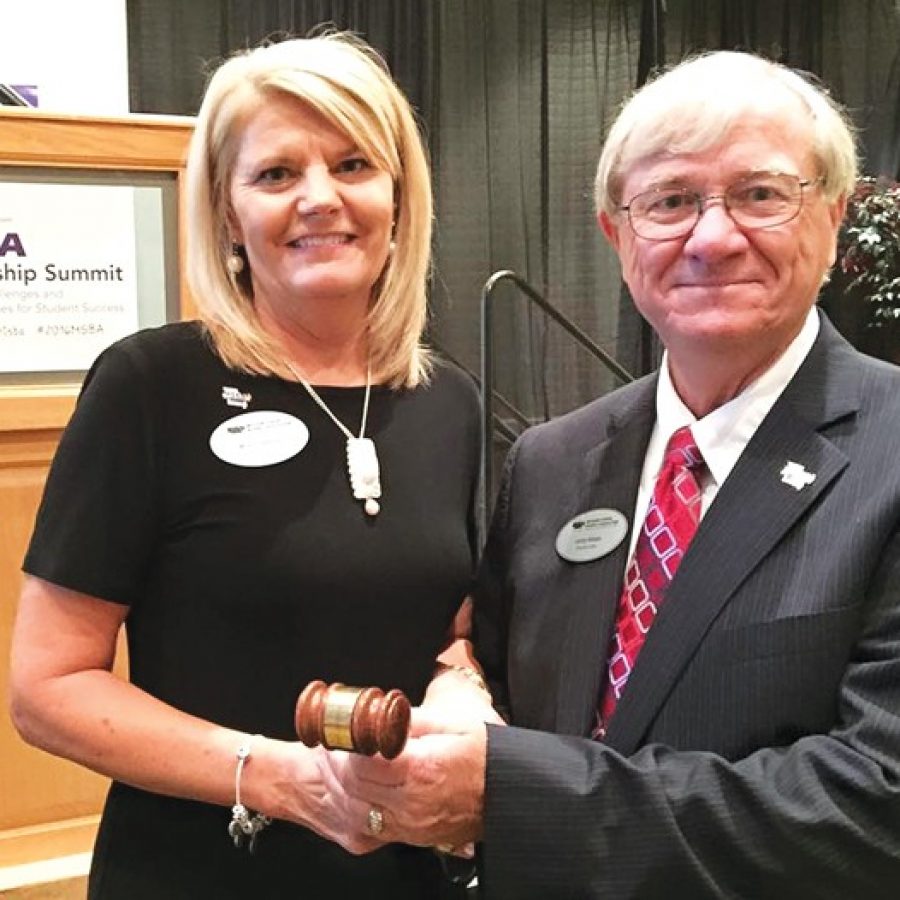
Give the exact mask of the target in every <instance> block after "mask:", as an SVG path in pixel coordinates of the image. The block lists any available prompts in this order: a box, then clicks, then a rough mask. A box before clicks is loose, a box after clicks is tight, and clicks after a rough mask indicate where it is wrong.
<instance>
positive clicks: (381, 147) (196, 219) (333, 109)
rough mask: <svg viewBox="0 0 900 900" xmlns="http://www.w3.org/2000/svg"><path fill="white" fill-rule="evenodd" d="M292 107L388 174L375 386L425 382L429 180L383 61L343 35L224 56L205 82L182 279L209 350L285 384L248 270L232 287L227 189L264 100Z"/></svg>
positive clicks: (190, 164)
mask: <svg viewBox="0 0 900 900" xmlns="http://www.w3.org/2000/svg"><path fill="white" fill-rule="evenodd" d="M278 94H282V95H289V96H292V97H296V98H297V99H299V100H301V101H302V102H303V103H305V104H307V105H308V106H309V107H310V108H312V109H313V110H315V111H316V112H318V113H319V114H321V115H322V116H323V117H324V118H325V119H326V120H327V121H329V122H330V123H331V124H333V125H334V126H335V127H336V128H338V129H339V130H340V131H341V132H343V133H344V134H346V135H347V137H348V138H349V139H350V140H351V141H352V142H353V143H354V144H355V145H356V146H357V147H359V149H360V151H361V152H362V153H364V154H365V155H366V157H367V158H368V159H369V160H370V162H371V163H372V164H373V165H375V166H377V167H379V168H381V169H383V170H385V171H387V172H388V173H390V175H391V177H392V179H393V181H394V202H395V206H396V213H395V225H394V234H393V241H394V250H393V252H392V253H391V254H390V255H389V258H388V261H387V263H386V264H385V268H384V271H383V272H382V273H381V276H380V278H379V279H378V281H377V283H376V284H375V287H374V288H373V296H372V301H371V304H370V306H369V321H368V336H369V362H370V366H371V371H372V379H373V381H374V382H376V383H381V384H387V385H389V386H391V387H393V388H403V387H415V385H417V384H419V383H420V382H422V381H423V380H425V379H427V377H428V373H429V370H430V357H429V353H428V351H427V350H426V349H425V348H424V347H423V346H422V343H421V340H422V333H423V331H424V328H425V322H426V316H427V297H426V281H427V277H428V268H429V260H430V251H431V225H432V195H431V180H430V174H429V169H428V162H427V159H426V154H425V148H424V146H423V142H422V138H421V135H420V133H419V130H418V128H417V126H416V121H415V118H414V116H413V113H412V110H411V108H410V105H409V103H408V101H407V100H406V98H405V97H404V96H403V94H402V92H401V91H400V89H399V88H398V87H397V85H396V84H395V83H394V81H393V80H392V79H391V77H390V75H389V73H388V71H387V67H386V65H385V63H384V61H383V60H382V59H381V57H380V56H378V54H377V53H376V52H375V51H374V50H373V49H372V48H371V47H369V46H368V45H367V44H365V43H364V42H363V41H361V40H359V39H358V38H355V37H353V36H350V35H347V34H336V33H335V34H327V35H322V36H318V37H313V38H298V39H294V40H287V41H283V42H281V43H277V44H270V45H267V46H263V47H257V48H255V49H252V50H248V51H243V52H240V53H238V54H236V55H235V56H232V57H231V58H230V59H228V60H227V61H226V62H225V63H223V64H222V65H221V66H220V67H219V68H218V69H217V70H216V72H215V74H214V75H213V76H212V78H211V79H210V82H209V85H208V87H207V90H206V94H205V96H204V98H203V102H202V104H201V107H200V111H199V113H198V116H197V123H196V128H195V131H194V135H193V138H192V141H191V146H190V151H189V153H188V161H187V221H186V227H187V277H188V283H189V285H190V288H191V291H192V292H193V294H194V299H195V302H196V303H197V306H198V309H199V313H200V318H201V320H202V321H203V323H204V324H205V326H206V328H207V330H208V333H209V335H210V337H211V339H212V342H213V345H214V346H215V349H216V350H217V352H218V353H219V355H220V356H221V358H222V359H223V360H224V362H225V363H226V364H227V365H228V366H230V367H232V368H235V369H238V370H243V371H247V372H252V373H256V374H262V375H277V376H280V377H283V378H291V377H292V376H291V373H290V371H289V370H288V369H287V367H286V366H285V363H284V360H283V351H282V350H281V348H280V346H279V345H278V343H277V342H276V341H275V340H274V339H273V338H271V337H270V336H269V335H267V334H266V332H265V331H264V330H263V329H262V327H261V325H260V323H259V320H258V318H257V315H256V310H255V307H254V303H253V292H252V287H251V283H250V279H249V277H247V276H248V273H247V272H244V273H242V274H241V275H240V276H239V277H233V276H232V275H231V274H230V273H229V271H228V269H227V265H226V263H227V260H228V258H229V257H230V256H231V254H232V247H231V240H230V234H229V228H228V210H229V185H230V181H231V177H232V173H233V170H234V165H235V160H236V156H237V152H238V146H239V143H240V139H241V133H242V131H243V128H244V127H245V125H246V123H247V121H248V119H249V117H250V116H251V114H252V113H253V111H254V110H255V109H257V108H258V107H259V105H260V104H263V103H265V102H266V98H267V97H271V96H273V95H278Z"/></svg>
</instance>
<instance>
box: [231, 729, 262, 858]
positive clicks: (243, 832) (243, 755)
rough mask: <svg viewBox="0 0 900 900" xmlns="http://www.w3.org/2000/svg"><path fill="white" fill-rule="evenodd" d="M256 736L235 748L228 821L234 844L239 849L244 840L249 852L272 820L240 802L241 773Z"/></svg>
mask: <svg viewBox="0 0 900 900" xmlns="http://www.w3.org/2000/svg"><path fill="white" fill-rule="evenodd" d="M258 737H260V735H258V734H254V735H253V736H252V737H248V738H247V740H246V741H244V743H243V744H241V746H240V747H238V749H237V767H236V768H235V770H234V806H232V807H231V821H230V822H229V823H228V834H229V836H230V837H231V839H232V840H233V841H234V846H235V847H236V848H237V849H238V850H240V849H241V846H242V845H243V843H244V841H245V840H246V841H247V849H248V850H249V851H250V853H252V852H253V848H254V847H255V846H256V836H257V835H258V834H259V833H260V832H261V831H262V830H263V828H265V827H266V825H268V824H269V823H270V822H271V821H272V820H271V819H270V818H269V817H268V816H264V815H263V814H262V813H254V812H251V811H250V810H249V809H247V807H246V806H244V804H243V803H241V775H243V774H244V763H246V762H247V760H248V759H249V758H250V747H251V745H252V743H253V741H254V740H255V739H256V738H258Z"/></svg>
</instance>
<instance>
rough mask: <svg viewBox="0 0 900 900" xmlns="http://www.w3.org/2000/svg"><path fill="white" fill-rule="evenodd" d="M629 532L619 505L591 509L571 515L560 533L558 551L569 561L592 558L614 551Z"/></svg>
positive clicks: (557, 538) (588, 560)
mask: <svg viewBox="0 0 900 900" xmlns="http://www.w3.org/2000/svg"><path fill="white" fill-rule="evenodd" d="M626 534H628V520H627V519H626V518H625V516H624V515H622V513H620V512H619V511H618V510H617V509H589V510H588V511H587V512H583V513H579V514H578V515H577V516H575V518H574V519H570V520H569V521H568V522H566V524H565V525H563V527H562V528H560V529H559V534H557V535H556V552H557V553H558V554H559V555H560V556H561V557H562V558H563V559H565V560H567V561H568V562H573V563H582V562H591V561H592V560H595V559H600V557H601V556H606V554H607V553H612V551H613V550H615V549H616V547H618V546H619V544H621V543H622V541H624V540H625V535H626Z"/></svg>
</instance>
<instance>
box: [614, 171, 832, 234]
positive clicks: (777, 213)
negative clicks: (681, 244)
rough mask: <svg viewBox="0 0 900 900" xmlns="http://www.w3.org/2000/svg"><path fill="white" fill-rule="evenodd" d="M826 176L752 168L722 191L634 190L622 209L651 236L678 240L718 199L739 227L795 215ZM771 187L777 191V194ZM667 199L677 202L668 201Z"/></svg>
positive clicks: (639, 231) (635, 228) (634, 225)
mask: <svg viewBox="0 0 900 900" xmlns="http://www.w3.org/2000/svg"><path fill="white" fill-rule="evenodd" d="M823 181H824V177H823V176H821V175H820V176H819V177H817V178H801V177H800V176H799V175H794V174H792V173H789V172H753V173H751V174H750V175H745V176H743V177H741V178H739V179H738V180H737V181H735V182H734V183H733V184H730V185H729V186H728V187H727V188H726V189H725V191H724V192H723V193H721V194H701V193H699V192H698V191H693V190H691V189H690V188H686V187H677V186H671V187H657V188H652V189H651V190H649V191H641V192H639V193H637V194H635V195H634V196H633V197H632V198H631V200H629V201H628V203H627V204H625V205H624V206H620V207H618V209H619V211H621V212H624V213H626V214H627V216H628V224H629V226H630V227H631V230H632V231H633V232H634V233H635V234H636V235H637V236H638V237H640V238H643V239H644V240H647V241H673V240H676V239H678V238H681V237H684V236H685V235H687V234H690V233H691V231H693V230H694V227H695V226H696V224H697V222H699V221H700V217H701V216H702V215H703V213H704V212H706V210H707V209H708V208H709V205H710V202H711V201H719V200H720V201H721V202H722V205H723V206H724V208H725V211H726V212H727V213H728V215H729V216H730V218H731V219H732V221H733V222H734V223H735V224H736V225H737V226H738V227H739V228H742V229H747V230H751V231H753V230H757V229H761V228H775V227H776V226H778V225H785V224H786V223H788V222H790V221H791V220H792V219H795V218H796V217H797V216H798V215H799V214H800V210H801V209H802V208H803V192H804V190H805V189H806V188H811V187H816V186H817V185H819V184H821V183H822V182H823ZM766 191H771V192H773V193H772V196H769V195H766V194H765V192H766ZM668 201H673V202H675V203H676V205H667V204H668ZM654 211H655V212H654ZM654 215H656V216H657V218H656V219H654Z"/></svg>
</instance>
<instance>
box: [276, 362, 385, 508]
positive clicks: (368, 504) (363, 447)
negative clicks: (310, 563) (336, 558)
mask: <svg viewBox="0 0 900 900" xmlns="http://www.w3.org/2000/svg"><path fill="white" fill-rule="evenodd" d="M284 364H285V365H286V366H287V367H288V369H289V370H290V373H291V374H292V375H293V376H294V378H296V379H297V381H299V382H300V384H302V385H303V387H304V388H305V389H306V392H307V393H308V394H309V396H310V397H312V399H313V400H314V401H315V402H316V403H317V404H318V405H319V406H320V407H321V408H322V410H323V411H324V412H325V413H326V414H327V415H328V417H329V418H330V419H331V421H332V422H334V424H335V425H337V427H338V428H340V429H341V431H342V432H343V433H344V435H345V437H346V438H347V475H348V476H349V478H350V489H351V490H352V491H353V496H354V497H355V498H356V499H357V500H364V501H365V503H364V504H363V508H364V509H365V511H366V515H369V516H377V515H378V513H379V511H380V509H381V506H380V505H379V503H378V498H379V497H380V496H381V478H380V471H379V468H378V454H377V453H376V452H375V444H374V443H373V441H372V439H371V438H367V437H366V436H365V434H366V418H367V417H368V415H369V394H370V393H371V391H372V370H371V367H370V366H369V365H368V364H367V365H366V393H365V397H364V399H363V410H362V421H361V422H360V423H359V437H353V434H352V433H351V431H350V429H349V428H347V426H346V425H344V423H343V422H342V421H341V420H340V419H339V418H338V417H337V416H336V415H335V414H334V413H333V412H332V411H331V410H330V409H329V408H328V406H327V404H326V403H325V401H324V400H323V399H322V398H321V397H320V396H319V395H318V394H317V393H316V390H315V388H314V387H313V386H312V385H311V384H310V383H309V382H308V381H307V380H306V379H305V378H303V377H302V376H301V375H300V373H299V372H298V371H297V370H296V369H295V368H294V367H293V366H292V365H291V364H290V363H289V362H288V361H287V360H285V361H284Z"/></svg>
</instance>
